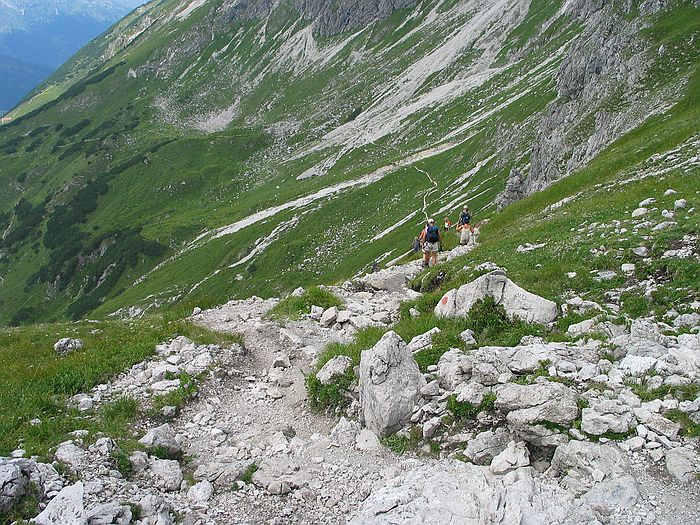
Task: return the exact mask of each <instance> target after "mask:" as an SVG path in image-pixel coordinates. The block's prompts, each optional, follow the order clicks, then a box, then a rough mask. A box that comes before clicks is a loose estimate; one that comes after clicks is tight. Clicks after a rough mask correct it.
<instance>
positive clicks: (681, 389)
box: [627, 381, 700, 401]
mask: <svg viewBox="0 0 700 525" xmlns="http://www.w3.org/2000/svg"><path fill="white" fill-rule="evenodd" d="M627 386H629V387H630V388H631V389H632V391H633V392H634V393H635V394H637V396H639V398H640V399H641V400H642V401H653V400H654V399H664V398H665V397H666V396H668V395H672V396H673V397H675V398H676V399H678V400H679V401H693V400H694V399H695V398H696V397H698V396H699V395H700V384H699V383H690V384H689V385H682V386H667V385H664V386H661V387H659V388H653V389H649V388H647V386H646V385H644V384H641V385H639V384H637V383H635V382H632V381H628V382H627Z"/></svg>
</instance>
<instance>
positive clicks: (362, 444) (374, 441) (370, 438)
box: [355, 428, 382, 451]
mask: <svg viewBox="0 0 700 525" xmlns="http://www.w3.org/2000/svg"><path fill="white" fill-rule="evenodd" d="M355 444H356V446H357V450H366V451H367V450H381V448H382V444H381V442H380V441H379V438H378V437H377V434H375V433H374V432H372V431H371V430H370V429H368V428H363V429H362V430H360V432H359V433H358V434H357V438H356V442H355Z"/></svg>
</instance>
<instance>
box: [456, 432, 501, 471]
mask: <svg viewBox="0 0 700 525" xmlns="http://www.w3.org/2000/svg"><path fill="white" fill-rule="evenodd" d="M512 440H513V436H512V435H511V434H510V433H509V432H508V431H507V430H506V429H504V428H497V429H495V430H486V431H484V432H481V433H479V434H477V435H476V436H475V437H474V439H470V440H469V441H468V442H467V448H465V449H464V455H465V456H466V457H467V458H469V460H470V461H472V462H473V463H474V464H476V465H486V464H488V463H490V462H491V460H492V459H493V458H494V457H496V456H497V455H498V454H500V453H501V452H503V451H504V450H505V448H506V446H508V443H509V442H511V441H512Z"/></svg>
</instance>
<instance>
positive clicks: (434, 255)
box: [433, 252, 438, 266]
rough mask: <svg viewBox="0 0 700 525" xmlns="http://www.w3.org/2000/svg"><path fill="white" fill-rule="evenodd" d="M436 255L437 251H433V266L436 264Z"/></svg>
mask: <svg viewBox="0 0 700 525" xmlns="http://www.w3.org/2000/svg"><path fill="white" fill-rule="evenodd" d="M437 256H438V252H433V266H435V265H436V264H437Z"/></svg>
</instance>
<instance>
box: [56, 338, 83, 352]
mask: <svg viewBox="0 0 700 525" xmlns="http://www.w3.org/2000/svg"><path fill="white" fill-rule="evenodd" d="M84 346H85V342H84V341H83V340H82V339H71V338H70V337H64V338H63V339H59V340H58V341H56V343H55V344H54V345H53V349H54V351H55V352H56V353H58V354H61V355H66V354H70V353H71V352H75V351H76V350H82V348H83V347H84Z"/></svg>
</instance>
